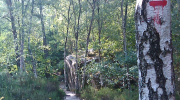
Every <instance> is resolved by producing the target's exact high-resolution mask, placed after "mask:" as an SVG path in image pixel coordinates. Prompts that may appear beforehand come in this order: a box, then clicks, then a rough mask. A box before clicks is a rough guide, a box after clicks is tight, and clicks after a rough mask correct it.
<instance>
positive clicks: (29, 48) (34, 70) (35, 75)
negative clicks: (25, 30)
mask: <svg viewBox="0 0 180 100" xmlns="http://www.w3.org/2000/svg"><path fill="white" fill-rule="evenodd" d="M33 11H34V0H32V9H31V16H30V24H29V34H28V35H29V36H28V52H29V55H30V58H31V60H32V66H33V68H32V71H33V73H34V77H35V78H37V71H36V63H35V60H34V58H33V55H32V51H31V47H30V34H31V28H32V15H33Z"/></svg>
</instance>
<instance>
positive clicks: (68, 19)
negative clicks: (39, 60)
mask: <svg viewBox="0 0 180 100" xmlns="http://www.w3.org/2000/svg"><path fill="white" fill-rule="evenodd" d="M70 10H71V1H70V4H69V8H68V18H67V21H68V24H67V33H66V37H65V43H64V82H65V87H66V88H67V86H68V83H67V76H66V45H67V37H68V34H69V24H70Z"/></svg>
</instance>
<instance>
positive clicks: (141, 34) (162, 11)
mask: <svg viewBox="0 0 180 100" xmlns="http://www.w3.org/2000/svg"><path fill="white" fill-rule="evenodd" d="M170 18H171V10H170V0H167V1H166V0H159V1H157V0H155V1H154V0H153V1H152V0H151V1H149V0H137V3H136V12H135V21H136V46H137V57H138V59H137V62H138V69H139V100H175V93H174V68H173V60H172V41H171V30H170V22H171V19H170Z"/></svg>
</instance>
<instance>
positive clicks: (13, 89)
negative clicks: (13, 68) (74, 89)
mask: <svg viewBox="0 0 180 100" xmlns="http://www.w3.org/2000/svg"><path fill="white" fill-rule="evenodd" d="M0 82H1V83H0V91H1V92H0V98H3V100H51V99H52V100H63V98H64V96H65V93H64V92H63V90H61V89H60V88H59V86H58V82H57V81H56V80H53V81H52V80H47V79H42V78H34V77H33V75H28V74H21V75H19V74H17V75H13V76H11V75H9V74H8V73H2V74H1V75H0Z"/></svg>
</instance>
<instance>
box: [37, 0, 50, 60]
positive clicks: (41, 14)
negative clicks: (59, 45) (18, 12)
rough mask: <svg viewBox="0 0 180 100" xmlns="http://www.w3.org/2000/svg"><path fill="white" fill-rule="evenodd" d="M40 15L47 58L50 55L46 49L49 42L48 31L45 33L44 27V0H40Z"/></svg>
mask: <svg viewBox="0 0 180 100" xmlns="http://www.w3.org/2000/svg"><path fill="white" fill-rule="evenodd" d="M39 9H40V16H41V27H42V36H43V46H44V54H45V56H44V57H45V58H47V56H48V50H47V49H46V46H47V43H46V33H45V27H44V17H43V12H42V10H43V8H42V0H40V6H39Z"/></svg>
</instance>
